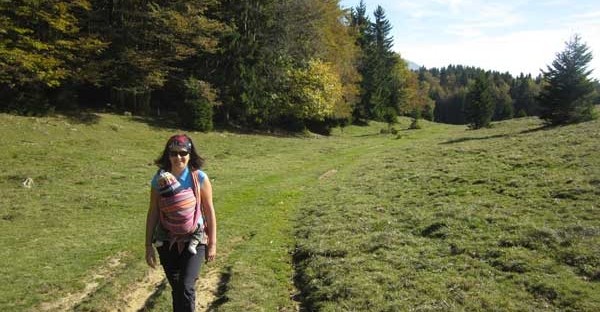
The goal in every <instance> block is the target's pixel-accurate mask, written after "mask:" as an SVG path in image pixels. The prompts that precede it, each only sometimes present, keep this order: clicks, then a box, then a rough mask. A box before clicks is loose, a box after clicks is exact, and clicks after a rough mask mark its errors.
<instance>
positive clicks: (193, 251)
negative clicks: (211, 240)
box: [188, 240, 198, 255]
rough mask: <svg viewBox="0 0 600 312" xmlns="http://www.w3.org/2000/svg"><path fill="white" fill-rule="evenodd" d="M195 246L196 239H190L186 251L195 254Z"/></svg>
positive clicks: (196, 244) (196, 243)
mask: <svg viewBox="0 0 600 312" xmlns="http://www.w3.org/2000/svg"><path fill="white" fill-rule="evenodd" d="M196 246H198V241H197V240H192V241H190V244H189V245H188V251H189V252H190V253H191V254H192V255H195V254H196Z"/></svg>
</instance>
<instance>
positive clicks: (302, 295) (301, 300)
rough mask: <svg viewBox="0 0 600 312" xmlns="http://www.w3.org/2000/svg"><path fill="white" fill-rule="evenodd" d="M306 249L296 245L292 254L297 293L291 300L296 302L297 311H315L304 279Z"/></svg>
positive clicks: (308, 286) (307, 284) (306, 257)
mask: <svg viewBox="0 0 600 312" xmlns="http://www.w3.org/2000/svg"><path fill="white" fill-rule="evenodd" d="M309 257H310V256H309V254H308V251H306V250H304V249H303V248H298V247H296V251H295V252H294V254H293V256H292V261H293V264H294V285H295V286H296V289H298V293H296V294H294V295H293V296H292V300H294V301H296V302H298V307H299V311H301V312H305V311H315V309H316V308H315V302H313V301H312V298H310V296H309V293H310V291H311V288H310V284H309V282H308V281H307V280H306V274H305V273H304V268H305V263H304V262H305V261H307V259H308V258H309Z"/></svg>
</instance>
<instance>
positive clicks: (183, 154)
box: [169, 151, 190, 157]
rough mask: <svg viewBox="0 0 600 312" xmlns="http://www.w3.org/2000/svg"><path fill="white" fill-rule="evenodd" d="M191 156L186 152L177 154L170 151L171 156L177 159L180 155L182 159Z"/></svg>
mask: <svg viewBox="0 0 600 312" xmlns="http://www.w3.org/2000/svg"><path fill="white" fill-rule="evenodd" d="M189 154H190V153H189V152H186V151H179V152H176V151H169V156H171V157H177V155H179V156H181V157H185V156H187V155H189Z"/></svg>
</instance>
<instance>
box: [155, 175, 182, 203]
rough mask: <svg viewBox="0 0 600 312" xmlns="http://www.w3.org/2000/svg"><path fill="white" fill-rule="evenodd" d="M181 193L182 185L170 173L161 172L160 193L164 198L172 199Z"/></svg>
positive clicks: (159, 176) (159, 178)
mask: <svg viewBox="0 0 600 312" xmlns="http://www.w3.org/2000/svg"><path fill="white" fill-rule="evenodd" d="M180 191H181V184H180V183H179V181H177V178H176V177H175V176H174V175H172V174H171V173H170V172H168V171H164V170H161V171H160V173H159V174H158V193H159V194H160V196H162V197H170V196H173V195H175V194H177V193H179V192H180Z"/></svg>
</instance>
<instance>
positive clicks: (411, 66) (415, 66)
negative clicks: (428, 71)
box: [404, 59, 421, 70]
mask: <svg viewBox="0 0 600 312" xmlns="http://www.w3.org/2000/svg"><path fill="white" fill-rule="evenodd" d="M404 61H405V62H406V64H408V69H410V70H419V68H421V65H419V64H417V63H415V62H413V61H410V60H406V59H405V60H404Z"/></svg>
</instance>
